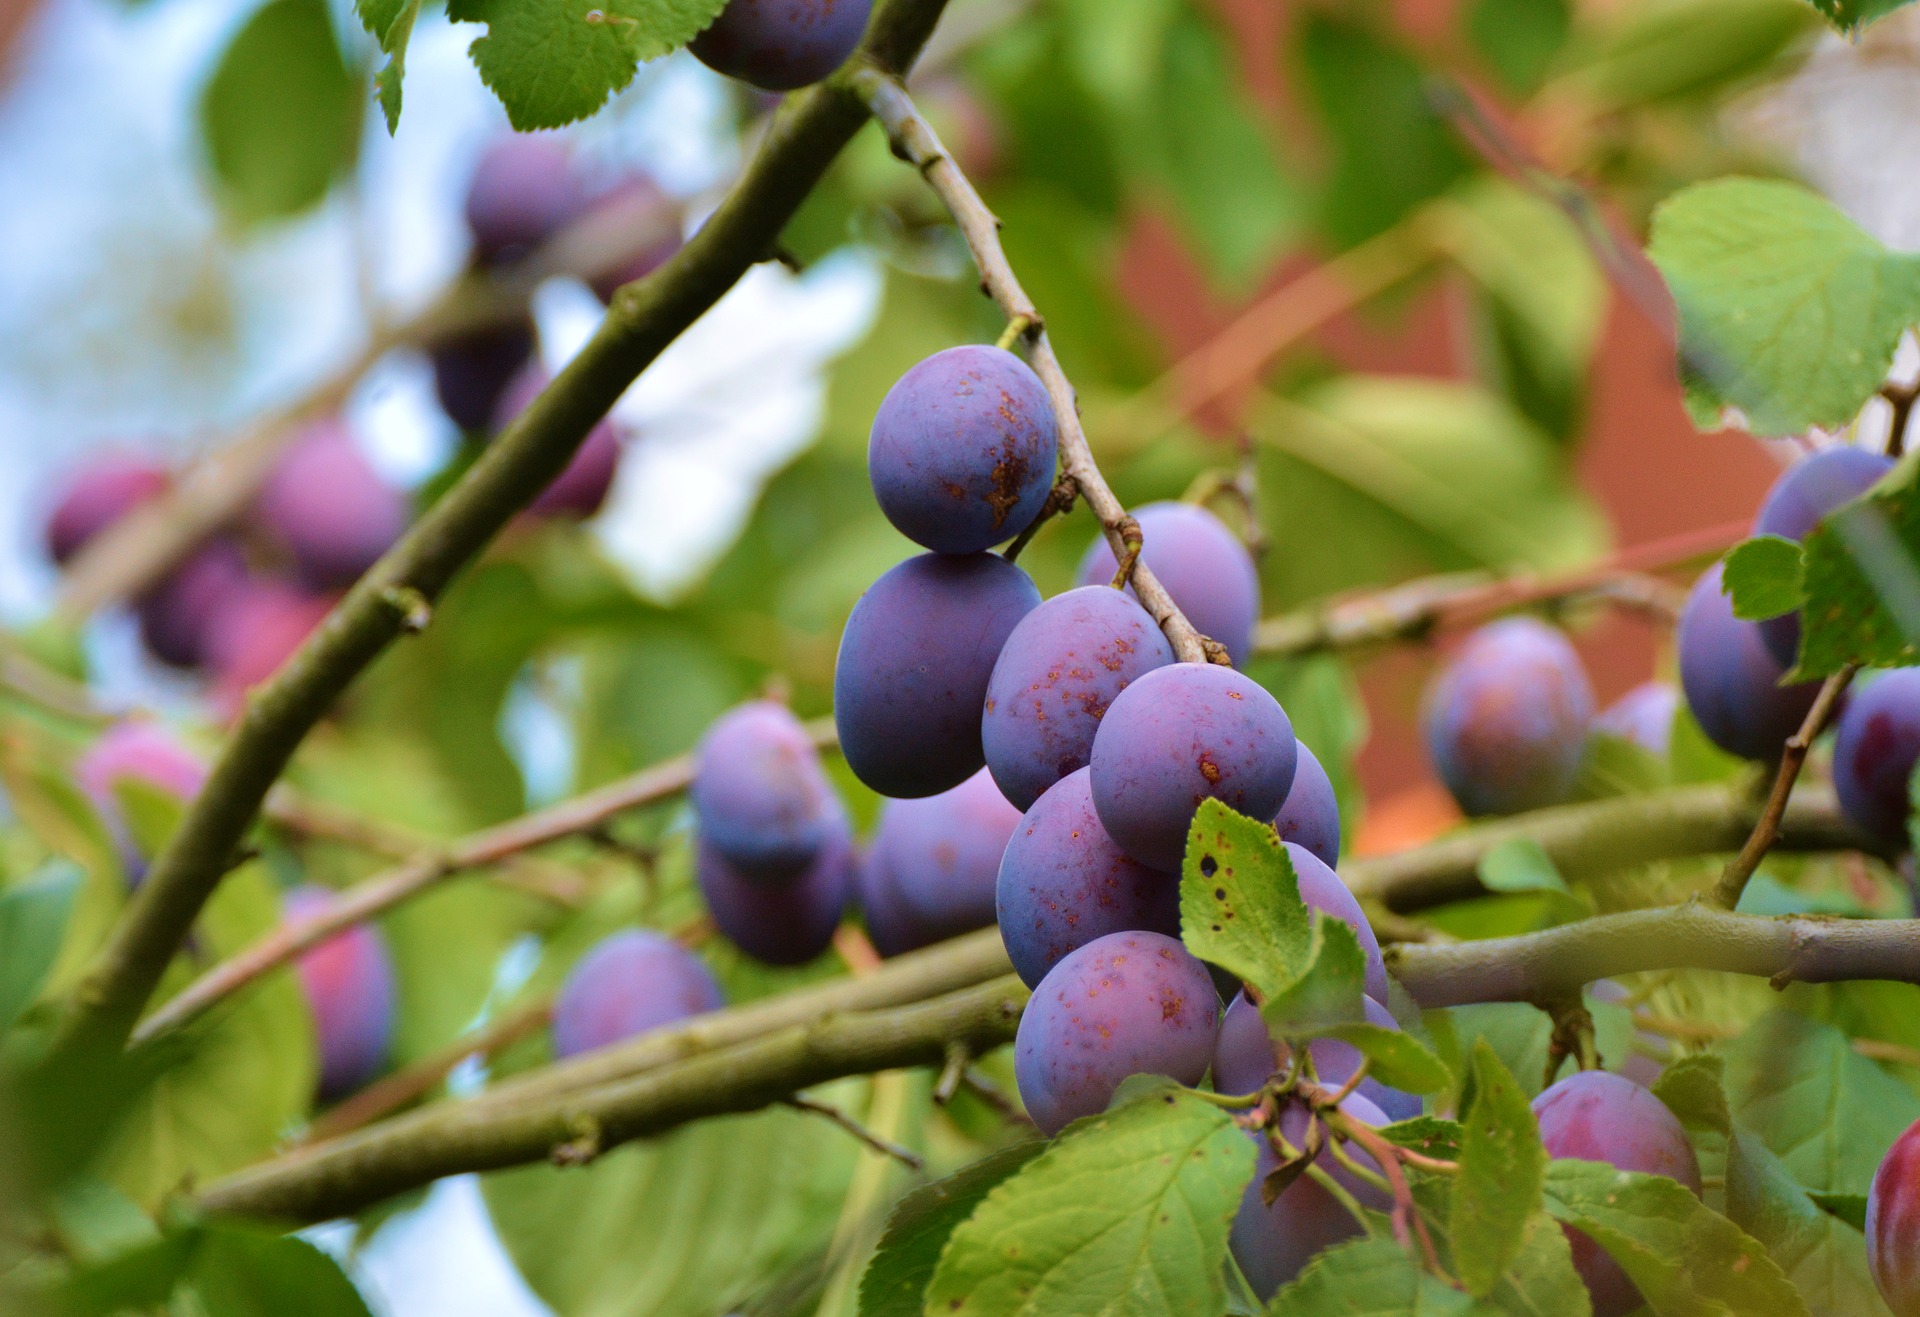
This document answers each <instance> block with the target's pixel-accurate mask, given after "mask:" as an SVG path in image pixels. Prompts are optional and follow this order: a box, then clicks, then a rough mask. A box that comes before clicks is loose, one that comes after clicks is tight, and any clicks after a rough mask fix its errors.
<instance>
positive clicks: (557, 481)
mask: <svg viewBox="0 0 1920 1317" xmlns="http://www.w3.org/2000/svg"><path fill="white" fill-rule="evenodd" d="M548 383H549V377H548V375H547V370H546V367H544V366H542V365H541V364H540V363H539V362H538V361H530V362H528V363H527V365H526V366H525V367H524V368H522V370H521V371H520V373H519V374H518V375H515V376H514V377H513V379H512V381H511V382H510V383H508V385H507V387H506V389H505V390H504V391H503V392H502V393H501V395H500V401H499V403H498V404H497V405H496V406H495V408H494V414H493V428H494V429H495V430H503V429H505V428H506V427H507V425H508V424H510V423H511V422H512V421H513V419H514V418H515V417H516V416H518V415H519V414H520V413H521V412H523V411H525V410H526V409H527V405H528V404H529V403H531V402H532V401H533V400H534V399H535V398H537V397H539V396H540V391H541V390H542V389H544V388H546V387H547V384H548ZM624 447H625V446H624V445H623V444H622V443H621V441H620V431H619V430H618V428H616V427H615V425H614V423H613V422H612V421H611V420H607V419H602V420H601V421H600V422H599V423H598V424H597V425H595V426H594V427H593V429H592V430H590V431H588V432H587V438H586V441H585V442H584V443H582V444H581V445H580V447H579V449H578V451H576V452H575V453H574V455H573V459H572V460H571V461H569V462H568V463H567V465H566V466H565V467H564V468H562V470H561V472H560V474H559V475H557V476H555V477H554V478H553V480H552V481H551V482H550V483H549V484H548V485H547V487H546V488H545V489H543V490H541V491H540V493H539V494H538V495H537V496H536V497H535V498H534V500H533V502H532V503H530V504H529V505H528V506H527V511H528V512H530V513H532V514H533V515H535V516H540V517H591V516H592V515H593V514H594V513H596V512H598V511H599V510H600V505H601V504H603V503H605V502H606V501H607V492H608V491H609V490H611V489H612V488H613V479H614V476H615V475H617V474H618V473H619V470H620V455H621V453H622V452H623V451H624Z"/></svg>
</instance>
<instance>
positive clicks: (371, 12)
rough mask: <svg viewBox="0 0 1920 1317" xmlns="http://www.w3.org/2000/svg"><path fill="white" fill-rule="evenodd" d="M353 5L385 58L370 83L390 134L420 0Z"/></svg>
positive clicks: (369, 0) (363, 0) (396, 121)
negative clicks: (382, 65) (408, 45)
mask: <svg viewBox="0 0 1920 1317" xmlns="http://www.w3.org/2000/svg"><path fill="white" fill-rule="evenodd" d="M353 8H354V12H355V13H357V14H359V15H360V22H361V24H362V25H363V26H364V27H365V28H366V29H367V31H368V32H369V33H370V34H372V36H373V39H374V40H375V41H377V42H379V43H380V50H381V52H382V53H384V54H385V55H386V57H387V62H386V66H385V67H383V68H382V69H381V70H380V72H378V73H377V74H375V75H374V78H373V86H374V90H375V91H376V92H378V93H379V95H380V109H381V111H382V112H383V113H384V114H385V115H386V116H387V132H388V133H389V134H391V133H393V132H395V131H397V130H398V129H399V127H400V83H401V81H402V79H404V78H405V77H406V75H407V42H408V41H409V40H411V39H412V37H413V24H414V21H415V20H416V19H418V18H419V17H420V0H354V6H353Z"/></svg>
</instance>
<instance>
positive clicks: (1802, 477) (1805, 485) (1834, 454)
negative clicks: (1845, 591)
mask: <svg viewBox="0 0 1920 1317" xmlns="http://www.w3.org/2000/svg"><path fill="white" fill-rule="evenodd" d="M1891 470H1893V459H1892V458H1891V457H1888V456H1886V455H1885V454H1883V453H1870V452H1868V451H1867V450H1866V449H1864V448H1848V447H1844V446H1843V447H1839V448H1828V449H1825V450H1823V451H1821V452H1818V453H1815V454H1813V455H1812V456H1811V457H1808V458H1805V459H1803V460H1801V461H1799V462H1796V463H1794V464H1793V465H1792V466H1790V467H1788V468H1787V469H1786V470H1785V471H1784V472H1782V473H1781V475H1780V478H1779V479H1778V480H1776V481H1774V482H1773V488H1772V489H1771V490H1769V491H1768V492H1767V501H1766V502H1765V503H1762V504H1761V505H1760V514H1759V515H1758V516H1756V517H1755V518H1754V519H1753V533H1754V534H1755V535H1778V536H1780V537H1781V538H1782V539H1789V540H1795V541H1798V540H1804V539H1805V538H1806V537H1807V535H1808V534H1809V533H1810V532H1811V531H1812V530H1813V528H1814V527H1815V526H1817V525H1819V524H1820V521H1821V518H1823V517H1825V516H1826V515H1827V514H1828V513H1829V512H1832V511H1833V510H1834V509H1835V508H1837V507H1839V506H1840V505H1841V504H1843V503H1848V502H1851V501H1852V500H1854V499H1856V498H1858V497H1860V495H1862V494H1864V493H1866V492H1867V491H1868V490H1869V489H1871V488H1872V487H1873V486H1874V485H1875V484H1876V483H1878V481H1879V480H1880V478H1881V477H1882V476H1884V475H1886V474H1887V472H1889V471H1891ZM1759 626H1760V636H1761V638H1762V639H1763V640H1765V641H1766V642H1767V650H1768V652H1770V653H1771V654H1772V655H1773V658H1774V661H1775V662H1776V663H1778V664H1779V665H1780V666H1781V667H1782V668H1791V667H1792V666H1793V663H1794V657H1795V655H1796V654H1797V653H1798V652H1799V649H1800V612H1799V610H1798V609H1796V610H1794V611H1793V612H1791V613H1783V614H1781V615H1780V616H1779V617H1770V618H1768V619H1767V620H1766V621H1764V622H1761V623H1760V624H1759Z"/></svg>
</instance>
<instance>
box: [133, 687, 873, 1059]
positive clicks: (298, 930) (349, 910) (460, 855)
mask: <svg viewBox="0 0 1920 1317" xmlns="http://www.w3.org/2000/svg"><path fill="white" fill-rule="evenodd" d="M807 730H808V732H809V733H810V734H811V735H812V736H813V740H814V744H815V745H818V746H821V747H823V748H824V747H827V746H831V745H835V744H837V740H836V738H835V735H834V730H833V724H832V723H831V722H830V721H824V720H823V721H821V722H817V723H813V724H810V725H809V726H808V728H807ZM692 781H693V756H692V755H690V754H686V755H679V756H676V757H675V758H673V759H668V760H665V761H664V762H662V763H658V764H654V765H652V766H651V767H648V768H643V769H641V770H640V771H639V772H638V773H634V774H632V775H631V776H628V777H624V778H621V779H619V780H618V781H615V782H610V783H608V784H607V785H606V786H603V787H600V788H598V789H597V790H594V791H589V792H587V793H586V794H584V795H580V796H576V797H574V798H573V799H572V800H567V801H562V802H561V803H560V804H558V805H554V806H551V807H550V808H547V809H543V810H537V811H535V812H534V813H532V814H526V815H522V816H521V817H520V818H517V819H510V820H508V821H507V822H505V823H501V824H497V825H495V826H494V827H491V828H483V829H481V830H480V831H479V832H475V833H472V834H470V835H468V836H466V837H462V838H460V839H459V840H457V841H454V842H451V843H449V844H448V845H446V846H444V847H431V848H428V849H426V850H422V851H420V852H419V853H418V854H416V855H415V856H414V857H413V858H412V859H410V860H408V861H407V862H406V863H404V864H401V865H399V866H397V867H395V868H393V869H389V870H387V871H386V872H384V873H378V874H375V875H374V876H373V877H371V878H368V879H366V880H365V881H364V882H359V883H355V884H354V885H353V886H352V887H349V888H347V889H346V890H345V891H343V892H341V893H340V894H339V896H338V897H337V899H335V900H334V901H333V903H332V904H330V905H329V906H327V908H326V909H324V910H321V911H319V912H317V913H315V914H313V915H310V916H308V917H307V918H305V919H300V920H296V921H294V922H291V923H287V924H284V925H282V926H281V927H279V928H276V929H275V930H274V931H273V932H271V933H269V934H267V935H266V936H265V937H263V938H261V939H260V940H259V941H257V942H255V943H254V944H253V945H252V946H250V947H247V948H245V949H244V950H242V951H239V952H237V953H235V954H234V955H232V956H230V957H228V958H227V959H226V960H223V961H221V962H220V963H219V964H218V965H215V966H214V967H213V968H212V969H210V970H208V971H207V972H206V973H205V974H202V975H201V976H200V977H199V978H198V979H195V980H194V981H193V982H192V983H190V984H188V985H187V986H186V987H185V988H183V989H182V990H181V991H180V992H178V993H176V994H175V995H174V996H172V997H170V998H169V999H168V1000H167V1001H166V1002H165V1003H164V1004H163V1005H161V1007H160V1008H159V1009H158V1010H156V1011H154V1012H153V1013H152V1014H151V1015H149V1016H148V1017H147V1018H146V1019H144V1020H142V1021H141V1022H140V1025H139V1027H138V1028H136V1029H135V1030H134V1031H133V1042H134V1043H135V1044H141V1043H146V1042H151V1041H152V1040H153V1039H155V1038H158V1037H160V1036H162V1035H164V1034H168V1033H172V1032H173V1031H174V1030H176V1029H178V1028H180V1027H182V1026H183V1025H186V1024H188V1023H191V1022H192V1021H193V1020H195V1019H198V1018H199V1017H200V1016H201V1015H202V1014H204V1013H205V1012H206V1011H207V1010H208V1009H210V1008H211V1007H213V1006H214V1005H216V1004H217V1003H219V1002H220V1001H222V1000H223V999H225V998H227V997H229V996H231V995H232V994H234V993H236V992H238V991H239V990H240V989H242V988H244V987H246V986H247V985H248V984H250V983H252V982H254V981H255V980H257V979H259V978H260V977H261V976H262V975H265V974H268V973H270V972H272V971H273V970H275V969H277V968H278V967H280V966H281V965H284V964H286V963H287V962H289V961H291V960H292V959H293V958H294V957H296V956H298V955H299V954H300V953H301V952H303V951H306V950H308V949H310V948H312V947H315V946H318V945H319V944H320V943H321V942H324V941H325V940H326V939H327V938H329V937H332V936H333V935H334V934H335V933H338V932H340V931H341V930H343V929H347V928H351V927H352V926H353V925H355V924H360V923H365V922H366V921H367V920H369V919H372V918H374V917H376V916H378V915H381V914H384V913H385V912H387V911H388V910H391V909H393V908H394V907H395V906H397V905H400V904H401V903H402V902H405V901H409V900H412V899H413V898H414V897H416V896H418V895H420V894H421V893H422V892H425V891H429V890H431V889H432V888H434V887H436V886H438V885H439V884H440V883H442V882H444V881H446V880H447V879H449V878H452V877H455V876H456V875H458V874H461V873H465V872H467V871H469V870H472V869H477V868H480V867H483V866H485V865H490V864H498V863H499V862H500V861H502V860H505V859H508V858H510V857H512V856H514V855H517V854H519V853H520V852H522V851H527V850H531V849H532V848H534V847H536V846H544V845H546V844H547V843H549V842H555V841H560V840H563V839H564V838H567V837H577V836H580V835H582V834H584V833H591V832H594V831H596V830H598V829H599V828H601V827H603V826H604V825H605V824H606V823H607V822H608V821H609V820H611V819H613V818H616V817H617V816H619V815H621V814H624V813H626V812H627V811H628V810H632V809H638V808H640V807H641V806H644V805H652V804H656V803H658V802H660V801H662V800H666V799H669V798H670V797H673V796H676V795H679V794H680V793H681V792H683V791H685V790H686V789H687V787H688V785H689V784H690V783H691V782H692ZM270 799H271V798H270Z"/></svg>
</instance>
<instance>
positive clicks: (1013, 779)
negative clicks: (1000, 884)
mask: <svg viewBox="0 0 1920 1317" xmlns="http://www.w3.org/2000/svg"><path fill="white" fill-rule="evenodd" d="M1172 662H1173V647H1172V646H1171V645H1169V644H1168V643H1167V638H1166V637H1165V636H1164V635H1162V634H1161V633H1160V628H1159V627H1158V626H1157V625H1155V623H1154V620H1153V618H1151V617H1150V616H1148V614H1147V610H1146V609H1144V608H1142V607H1140V605H1139V604H1137V603H1135V602H1134V601H1133V600H1131V599H1129V598H1128V597H1127V596H1126V595H1124V594H1122V593H1120V592H1119V591H1118V590H1112V589H1109V588H1107V587H1106V586H1096V585H1089V586H1081V587H1080V588H1078V589H1075V590H1069V591H1067V592H1066V593H1065V594H1059V595H1055V596H1054V597H1053V598H1051V599H1049V600H1047V601H1046V602H1045V603H1043V604H1041V605H1040V606H1039V607H1038V608H1036V609H1034V610H1033V611H1032V612H1031V613H1028V614H1027V615H1026V616H1025V617H1023V618H1021V619H1020V624H1019V625H1018V626H1016V627H1014V629H1013V633H1012V634H1011V635H1009V636H1008V637H1007V643H1006V644H1005V645H1004V646H1003V647H1002V648H1001V650H1000V657H999V659H998V660H997V661H996V662H995V663H994V665H993V675H992V677H991V678H990V679H989V681H988V682H987V700H986V706H985V710H984V712H983V713H982V715H981V719H980V739H981V746H982V749H983V750H984V752H985V754H986V756H987V767H988V768H989V769H990V770H991V771H992V773H993V780H994V781H995V782H997V783H999V784H1000V789H1001V791H1002V792H1004V793H1005V794H1006V797H1007V799H1008V800H1010V801H1012V802H1013V803H1014V804H1015V805H1017V806H1018V807H1019V808H1021V809H1026V808H1028V807H1030V806H1031V805H1032V804H1033V802H1034V801H1036V800H1038V799H1040V795H1041V793H1042V792H1044V791H1046V790H1047V788H1049V787H1051V786H1052V785H1053V784H1054V783H1055V782H1058V781H1059V780H1060V779H1061V778H1063V777H1065V776H1066V775H1067V774H1069V773H1071V772H1073V771H1074V770H1075V769H1078V768H1082V767H1084V766H1085V765H1086V764H1087V762H1088V761H1089V760H1090V759H1091V758H1092V755H1093V738H1094V734H1095V733H1096V732H1097V731H1098V730H1099V727H1100V720H1101V719H1102V718H1103V717H1105V716H1106V712H1107V709H1108V708H1109V707H1111V705H1112V704H1113V701H1114V700H1115V699H1116V698H1118V696H1119V694H1120V692H1121V691H1123V690H1125V689H1126V688H1127V687H1128V685H1130V684H1131V683H1132V682H1134V681H1135V680H1137V679H1138V678H1139V677H1141V676H1143V675H1144V674H1146V673H1148V672H1151V671H1153V670H1154V669H1155V668H1162V667H1165V666H1167V665H1168V664H1170V663H1172Z"/></svg>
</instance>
